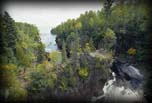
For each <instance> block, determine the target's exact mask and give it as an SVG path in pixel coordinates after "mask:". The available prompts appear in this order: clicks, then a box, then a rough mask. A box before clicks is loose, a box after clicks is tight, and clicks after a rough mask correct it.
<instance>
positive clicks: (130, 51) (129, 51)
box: [127, 48, 137, 55]
mask: <svg viewBox="0 0 152 103" xmlns="http://www.w3.org/2000/svg"><path fill="white" fill-rule="evenodd" d="M136 52H137V50H136V49H135V48H130V49H128V51H127V53H128V54H129V55H135V54H136Z"/></svg>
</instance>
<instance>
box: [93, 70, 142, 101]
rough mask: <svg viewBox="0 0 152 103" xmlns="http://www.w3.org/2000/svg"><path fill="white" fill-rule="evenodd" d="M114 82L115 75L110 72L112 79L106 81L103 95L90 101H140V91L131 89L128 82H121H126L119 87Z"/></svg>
mask: <svg viewBox="0 0 152 103" xmlns="http://www.w3.org/2000/svg"><path fill="white" fill-rule="evenodd" d="M116 82H117V80H116V74H115V73H114V72H112V79H110V80H108V81H107V82H106V83H105V85H104V87H103V93H104V94H103V95H101V96H98V97H93V98H92V101H93V102H95V101H97V100H99V99H102V98H105V100H112V101H127V102H130V101H131V102H134V101H142V97H143V91H142V89H133V88H132V87H131V86H130V84H129V82H126V81H122V82H126V84H125V85H124V86H119V85H118V84H117V83H116ZM127 83H128V84H127Z"/></svg>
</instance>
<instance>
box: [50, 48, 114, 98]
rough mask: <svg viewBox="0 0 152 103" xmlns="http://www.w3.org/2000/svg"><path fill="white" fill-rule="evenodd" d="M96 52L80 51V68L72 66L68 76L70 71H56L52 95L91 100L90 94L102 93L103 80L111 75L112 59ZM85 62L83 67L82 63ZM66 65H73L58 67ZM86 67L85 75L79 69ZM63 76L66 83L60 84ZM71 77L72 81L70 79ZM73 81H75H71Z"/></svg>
mask: <svg viewBox="0 0 152 103" xmlns="http://www.w3.org/2000/svg"><path fill="white" fill-rule="evenodd" d="M97 54H98V53H97V51H96V52H92V53H81V54H80V58H79V60H78V61H79V62H78V63H79V65H80V69H76V68H75V67H72V68H73V69H72V70H73V74H72V76H69V74H70V73H67V72H65V70H64V71H60V72H58V77H59V78H58V79H59V80H60V81H58V83H57V85H56V86H57V88H55V90H53V93H52V96H53V97H56V98H64V99H70V98H73V99H76V100H82V99H84V100H91V98H92V96H98V95H102V94H103V90H102V89H103V86H104V84H105V82H106V81H107V80H108V78H109V77H110V75H111V71H110V67H111V63H112V59H110V58H109V57H108V56H107V55H109V54H107V53H106V54H104V55H103V54H101V53H100V54H98V55H97ZM85 63H86V65H85V67H84V64H85ZM68 65H73V64H72V63H69V64H67V65H66V66H65V67H66V68H63V65H61V67H59V68H60V69H61V68H62V69H67V68H68ZM84 68H85V69H87V72H85V73H86V75H85V73H84V75H82V74H81V73H80V71H81V70H84ZM63 78H64V82H65V81H67V84H66V83H65V84H64V87H65V88H64V90H63V88H62V89H61V88H60V86H61V87H63V85H61V84H62V83H61V81H62V80H63ZM72 78H74V79H73V81H70V80H71V79H72ZM74 81H75V83H73V82H74Z"/></svg>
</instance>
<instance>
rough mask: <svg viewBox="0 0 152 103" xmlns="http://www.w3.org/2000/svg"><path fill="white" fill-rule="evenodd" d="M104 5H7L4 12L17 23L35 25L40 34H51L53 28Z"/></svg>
mask: <svg viewBox="0 0 152 103" xmlns="http://www.w3.org/2000/svg"><path fill="white" fill-rule="evenodd" d="M101 7H102V3H99V2H94V3H81V2H79V3H74V2H73V3H60V2H52V3H51V2H48V3H38V4H36V3H15V2H14V3H13V2H10V3H6V4H5V7H4V10H6V11H8V13H9V14H10V15H11V17H12V18H13V19H14V20H15V21H17V22H27V23H31V24H35V25H36V26H37V27H38V28H39V30H40V33H49V32H50V29H51V28H52V27H55V26H57V25H58V24H60V23H61V22H64V21H66V20H67V19H69V18H77V17H79V16H80V14H81V13H84V12H85V11H89V10H93V11H97V10H100V9H101Z"/></svg>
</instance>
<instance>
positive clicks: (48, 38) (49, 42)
mask: <svg viewBox="0 0 152 103" xmlns="http://www.w3.org/2000/svg"><path fill="white" fill-rule="evenodd" d="M40 37H41V41H42V43H43V44H45V51H46V52H48V53H50V52H52V51H55V50H57V45H56V42H55V39H56V36H55V35H52V34H50V33H42V34H41V35H40Z"/></svg>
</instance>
